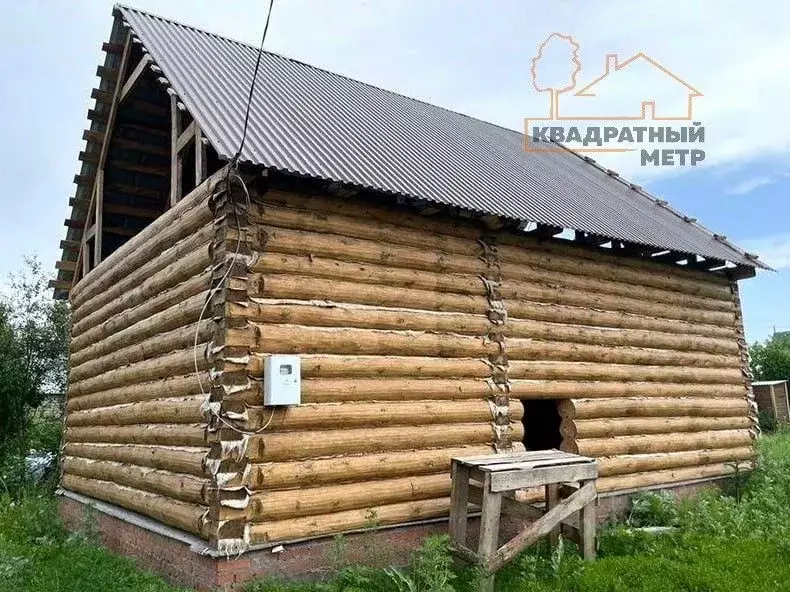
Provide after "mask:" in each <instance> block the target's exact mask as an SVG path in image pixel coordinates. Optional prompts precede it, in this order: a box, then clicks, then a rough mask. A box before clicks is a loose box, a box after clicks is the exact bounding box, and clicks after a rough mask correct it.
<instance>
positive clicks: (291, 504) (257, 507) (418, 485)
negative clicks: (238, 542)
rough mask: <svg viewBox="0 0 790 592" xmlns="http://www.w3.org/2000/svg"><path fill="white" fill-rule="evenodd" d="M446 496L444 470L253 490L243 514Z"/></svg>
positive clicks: (274, 515) (282, 514)
mask: <svg viewBox="0 0 790 592" xmlns="http://www.w3.org/2000/svg"><path fill="white" fill-rule="evenodd" d="M448 495H450V473H449V472H444V473H441V474H438V475H419V476H413V477H400V478H397V479H377V480H373V481H366V482H364V483H348V484H344V485H324V486H319V487H307V488H301V489H297V490H293V489H290V490H284V491H261V492H256V493H254V494H253V495H252V496H251V500H250V507H249V509H248V512H247V515H248V517H249V519H250V520H251V521H253V522H261V521H263V520H282V519H284V518H298V517H302V516H315V515H323V514H330V513H333V512H342V511H345V510H356V509H361V508H370V507H371V506H377V505H382V504H395V503H402V502H409V501H417V500H425V499H435V498H439V497H446V496H448Z"/></svg>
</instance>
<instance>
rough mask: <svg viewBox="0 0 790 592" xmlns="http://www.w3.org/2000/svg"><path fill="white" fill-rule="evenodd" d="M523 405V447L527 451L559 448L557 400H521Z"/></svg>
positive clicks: (560, 437) (559, 419)
mask: <svg viewBox="0 0 790 592" xmlns="http://www.w3.org/2000/svg"><path fill="white" fill-rule="evenodd" d="M521 402H522V403H523V404H524V417H522V418H521V423H522V424H523V425H524V446H525V448H526V449H527V450H547V449H549V448H559V447H560V444H561V443H562V435H561V434H560V421H561V418H560V413H559V409H558V403H559V399H522V400H521Z"/></svg>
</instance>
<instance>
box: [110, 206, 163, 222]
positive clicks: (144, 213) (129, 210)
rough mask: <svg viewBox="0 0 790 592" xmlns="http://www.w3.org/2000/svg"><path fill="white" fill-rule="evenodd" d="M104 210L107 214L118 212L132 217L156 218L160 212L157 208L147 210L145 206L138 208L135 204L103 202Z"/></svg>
mask: <svg viewBox="0 0 790 592" xmlns="http://www.w3.org/2000/svg"><path fill="white" fill-rule="evenodd" d="M104 211H105V212H107V213H108V214H119V215H122V216H130V217H132V218H151V219H153V218H158V217H159V216H160V214H161V213H162V212H160V211H158V210H149V209H146V208H138V207H137V206H125V205H121V204H105V205H104Z"/></svg>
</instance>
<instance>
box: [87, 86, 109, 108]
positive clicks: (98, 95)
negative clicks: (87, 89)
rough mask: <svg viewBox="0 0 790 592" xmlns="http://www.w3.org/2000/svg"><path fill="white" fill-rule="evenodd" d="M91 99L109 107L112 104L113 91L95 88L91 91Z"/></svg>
mask: <svg viewBox="0 0 790 592" xmlns="http://www.w3.org/2000/svg"><path fill="white" fill-rule="evenodd" d="M91 98H92V99H96V100H97V101H99V102H102V103H107V104H108V105H109V104H110V103H111V102H112V91H109V90H102V89H101V88H94V89H93V90H91Z"/></svg>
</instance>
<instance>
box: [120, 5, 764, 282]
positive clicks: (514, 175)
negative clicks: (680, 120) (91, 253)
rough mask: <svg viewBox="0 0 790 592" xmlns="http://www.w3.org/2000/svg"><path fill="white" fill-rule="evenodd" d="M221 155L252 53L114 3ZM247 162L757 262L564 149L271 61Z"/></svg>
mask: <svg viewBox="0 0 790 592" xmlns="http://www.w3.org/2000/svg"><path fill="white" fill-rule="evenodd" d="M118 10H119V12H120V15H121V17H122V18H123V19H124V21H125V22H126V23H127V24H128V26H130V27H131V29H132V30H133V32H134V34H135V35H136V36H137V37H138V38H139V39H140V40H141V42H142V43H143V45H144V46H145V48H146V49H147V51H148V52H149V53H150V54H151V56H152V58H153V60H154V62H155V63H156V64H157V65H158V66H159V67H160V68H161V69H162V72H163V75H164V76H165V77H166V78H167V81H168V82H169V84H170V85H171V86H172V88H173V90H174V91H175V92H176V93H177V94H178V96H179V98H180V100H181V101H182V102H183V103H184V105H185V106H186V108H187V109H188V110H189V112H190V113H191V114H192V116H193V117H194V118H195V120H196V121H197V123H198V125H199V126H200V127H201V129H202V130H203V132H204V134H205V136H206V137H207V138H208V140H209V141H210V142H211V143H212V145H213V146H214V148H215V149H216V150H217V152H218V154H219V156H220V157H221V158H225V159H227V158H230V157H231V156H233V155H234V154H235V152H236V150H237V148H238V144H239V139H240V137H241V131H242V124H243V120H244V111H245V107H246V100H247V96H248V94H249V87H250V82H251V78H252V72H253V68H254V63H255V59H256V56H257V48H255V47H252V46H249V45H246V44H243V43H239V42H237V41H232V40H229V39H226V38H223V37H220V36H218V35H214V34H211V33H207V32H205V31H201V30H199V29H195V28H193V27H189V26H186V25H183V24H180V23H176V22H173V21H170V20H167V19H164V18H161V17H158V16H155V15H151V14H148V13H145V12H142V11H139V10H136V9H132V8H128V7H123V6H120V7H118ZM241 160H242V161H248V162H251V163H254V164H259V165H263V166H266V167H273V168H275V169H278V170H282V171H286V172H293V173H298V174H302V175H308V176H312V177H317V178H322V179H328V180H333V181H338V182H343V183H350V184H353V185H357V186H361V187H364V188H369V189H374V190H379V191H384V192H388V193H395V194H399V195H404V196H409V197H414V198H420V199H425V200H429V201H433V202H437V203H440V204H446V205H452V206H458V207H462V208H466V209H469V210H472V211H477V212H482V213H486V214H495V215H499V216H504V217H507V218H511V219H516V220H521V221H530V222H540V223H545V224H551V225H556V226H561V227H563V228H572V229H575V230H581V231H584V232H589V233H594V234H598V235H603V236H606V237H610V238H615V239H621V240H625V241H631V242H635V243H641V244H644V245H649V246H655V247H660V248H664V249H669V250H674V251H680V252H683V253H689V254H697V255H702V256H705V257H710V258H716V259H724V260H728V261H731V262H734V263H738V264H744V265H749V266H755V265H760V264H759V263H756V262H755V261H754V260H753V259H752V258H749V257H746V256H745V254H744V253H743V252H742V251H740V250H739V249H737V248H736V247H734V246H733V245H731V244H730V243H728V242H727V241H726V240H724V239H722V238H721V237H714V235H713V234H712V233H711V232H710V231H708V230H706V229H704V228H703V227H701V226H699V225H698V224H696V223H694V222H692V221H689V220H687V219H684V218H683V216H682V215H680V214H678V213H677V212H675V211H674V210H672V209H670V208H669V207H667V206H666V205H665V203H664V202H660V201H658V200H655V199H654V198H652V197H651V196H649V195H648V194H646V193H644V192H643V191H641V190H639V189H634V188H633V187H631V186H630V185H629V184H628V183H627V182H624V181H622V180H621V179H619V178H617V177H614V176H611V175H609V174H607V173H606V171H605V170H604V169H602V168H601V167H598V166H595V165H593V164H591V163H589V162H587V161H586V160H585V159H583V158H581V157H580V156H578V155H576V154H574V153H572V152H570V151H561V152H543V153H539V152H530V153H526V152H525V151H524V137H523V135H522V134H521V133H519V132H516V131H513V130H510V129H506V128H502V127H499V126H496V125H493V124H490V123H486V122H484V121H480V120H478V119H474V118H472V117H469V116H466V115H462V114H460V113H456V112H453V111H450V110H447V109H443V108H441V107H436V106H434V105H430V104H427V103H424V102H422V101H418V100H415V99H411V98H408V97H405V96H402V95H399V94H396V93H393V92H389V91H386V90H383V89H381V88H378V87H375V86H371V85H369V84H365V83H362V82H358V81H356V80H352V79H349V78H347V77H344V76H341V75H338V74H334V73H332V72H328V71H326V70H322V69H319V68H316V67H313V66H310V65H307V64H304V63H302V62H299V61H296V60H293V59H289V58H287V57H283V56H280V55H277V54H273V53H269V52H264V54H263V56H262V60H261V66H260V72H259V79H258V82H257V85H256V89H255V94H254V96H253V100H252V105H251V114H250V126H249V130H248V137H247V141H246V144H245V146H244V151H243V153H242V154H241Z"/></svg>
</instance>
